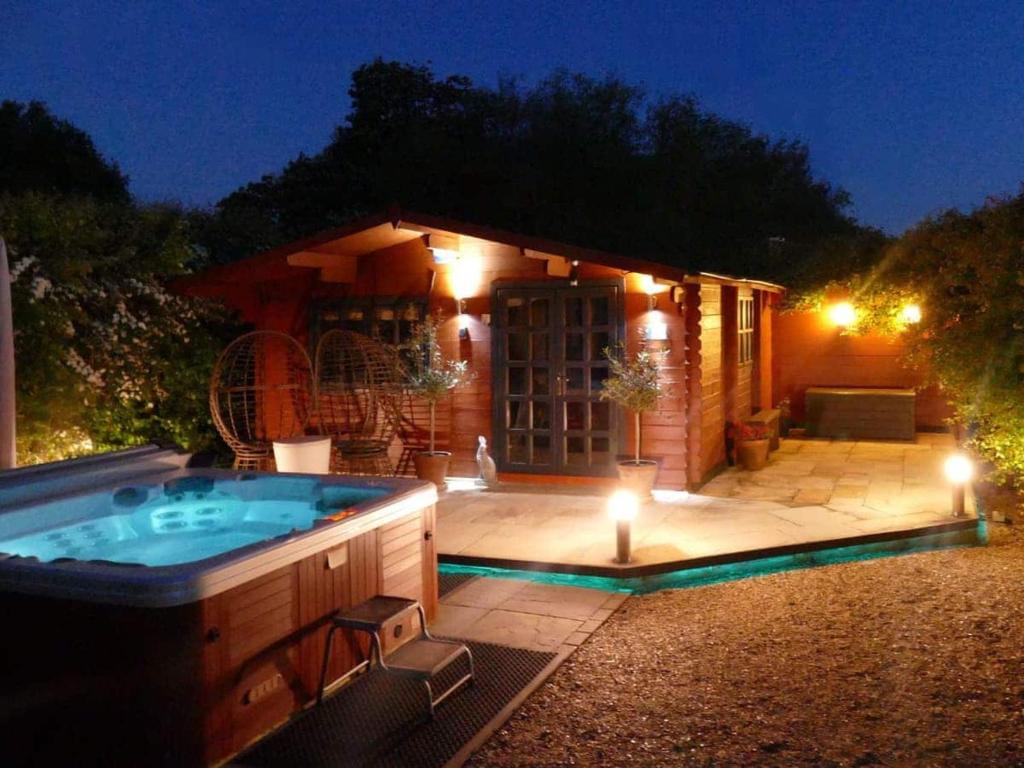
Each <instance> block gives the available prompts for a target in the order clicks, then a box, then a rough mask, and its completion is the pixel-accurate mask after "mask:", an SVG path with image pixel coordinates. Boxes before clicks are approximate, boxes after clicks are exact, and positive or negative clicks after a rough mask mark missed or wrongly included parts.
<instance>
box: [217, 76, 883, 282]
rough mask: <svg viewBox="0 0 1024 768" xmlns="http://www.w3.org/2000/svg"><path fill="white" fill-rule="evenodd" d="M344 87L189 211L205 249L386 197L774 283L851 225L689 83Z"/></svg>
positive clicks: (333, 216)
mask: <svg viewBox="0 0 1024 768" xmlns="http://www.w3.org/2000/svg"><path fill="white" fill-rule="evenodd" d="M349 96H350V97H351V111H350V112H349V114H348V116H347V119H346V121H345V123H344V124H342V125H340V126H338V128H337V129H336V130H335V133H334V136H333V138H332V140H331V142H330V143H329V144H328V146H327V147H325V148H324V149H323V150H322V151H321V152H319V153H318V154H316V155H314V156H311V157H307V156H300V157H299V158H297V159H296V160H294V161H293V162H291V163H289V164H288V166H287V167H285V168H284V169H283V170H282V171H281V172H280V173H278V174H275V175H271V176H266V177H264V178H263V179H261V180H259V181H256V182H253V183H251V184H248V185H246V186H245V187H243V188H241V189H239V190H237V191H236V192H234V193H232V194H231V195H229V196H228V197H226V198H225V199H224V200H222V201H221V202H220V203H219V204H218V205H217V208H216V210H215V211H214V212H213V214H212V215H210V216H208V217H205V218H204V220H203V221H202V227H201V231H200V234H199V238H200V242H201V243H202V244H203V245H204V247H205V248H206V249H207V250H208V251H209V252H210V253H211V255H212V256H213V258H214V259H216V260H218V261H230V260H234V259H238V258H243V257H245V256H249V255H251V254H252V253H254V252H258V251H261V250H265V249H267V248H270V247H272V246H274V245H278V244H280V243H283V242H287V241H290V240H295V239H299V238H302V237H307V236H308V235H310V234H311V233H313V232H316V231H319V230H322V229H325V228H328V227H330V226H333V225H336V224H338V223H341V222H343V221H345V220H347V219H350V218H352V217H353V216H356V215H359V214H365V213H368V212H371V211H378V210H382V209H385V208H387V207H388V206H390V205H393V204H395V203H399V204H401V205H403V206H405V207H407V208H408V209H410V210H418V211H423V212H425V213H432V214H438V215H443V216H450V217H452V218H456V219H464V220H467V221H471V222H474V223H477V224H482V225H490V226H495V227H500V228H504V229H509V230H512V231H516V232H522V233H525V234H532V235H538V236H544V237H549V238H552V239H555V240H562V241H566V242H571V243H577V244H579V245H584V246H592V247H597V248H601V249H604V250H611V251H621V252H623V253H629V254H635V255H644V256H648V257H650V258H653V259H655V260H661V261H664V262H665V263H669V264H675V265H677V266H683V267H686V268H687V269H699V268H703V269H711V270H716V271H720V272H734V273H736V274H742V275H744V276H754V277H762V278H769V279H776V280H781V281H784V282H785V281H787V280H789V279H790V278H794V279H795V278H796V277H798V276H799V275H800V273H801V272H802V271H803V269H804V266H805V264H807V263H811V262H812V261H814V259H813V257H814V256H819V257H820V255H821V253H822V252H824V249H823V248H820V247H819V246H820V245H821V244H822V243H826V244H830V245H829V248H830V250H829V251H828V252H829V253H832V254H834V258H835V260H836V261H837V262H839V263H845V262H846V261H847V260H848V258H849V252H850V250H851V248H853V247H854V246H852V245H850V244H849V243H851V242H853V243H856V241H857V240H858V238H860V237H861V236H862V233H863V232H864V231H863V230H861V229H860V228H858V227H857V226H856V225H855V224H854V222H853V221H852V220H851V219H850V218H849V217H848V216H847V215H846V214H845V212H844V211H845V209H846V206H847V204H848V198H847V195H846V194H845V193H844V192H843V191H842V190H837V189H834V188H832V187H831V186H830V185H829V184H827V183H826V182H823V181H821V180H818V179H815V178H814V176H813V174H812V171H811V167H810V161H809V156H808V150H807V147H805V146H804V145H802V144H800V143H797V142H789V141H772V140H770V139H768V138H766V137H764V136H761V135H757V134H755V133H754V132H753V131H752V130H751V129H749V128H748V127H746V126H744V125H741V124H738V123H735V122H732V121H729V120H725V119H723V118H721V117H719V116H717V115H714V114H711V113H709V112H707V111H705V110H703V109H701V108H700V106H699V104H698V103H697V101H696V100H695V99H693V98H691V97H671V98H666V99H663V100H661V101H657V102H651V101H650V100H648V99H647V98H646V97H645V95H644V94H643V92H642V91H641V90H640V89H639V88H636V87H634V86H632V85H630V84H628V83H625V82H623V81H621V80H618V79H616V78H605V79H601V80H596V79H592V78H588V77H585V76H582V75H573V74H570V73H567V72H564V71H558V72H555V73H554V74H552V75H551V76H550V77H548V78H546V79H544V80H542V81H541V82H540V83H538V84H537V85H535V86H533V87H526V86H523V85H522V84H521V83H518V82H516V81H514V80H509V79H505V80H502V81H501V82H500V83H499V85H498V86H497V87H496V88H493V89H492V88H486V87H482V86H479V85H475V84H474V83H472V82H471V81H470V80H469V79H468V78H465V77H459V76H454V77H447V78H439V77H437V76H435V74H434V73H433V72H432V71H431V70H430V69H429V68H427V67H417V66H410V65H406V64H400V63H396V62H385V61H381V60H377V61H374V62H372V63H370V64H367V65H364V66H362V67H359V68H358V69H357V70H356V71H355V72H354V73H353V75H352V84H351V88H350V90H349ZM875 236H877V233H875ZM772 238H774V240H772V242H774V243H775V244H776V245H774V246H773V245H770V244H769V240H770V239H772ZM681 254H685V263H684V262H683V261H682V260H681V259H682V256H681ZM814 263H815V264H816V265H821V266H825V265H822V264H821V260H820V258H819V259H818V261H816V262H814ZM812 271H813V268H812Z"/></svg>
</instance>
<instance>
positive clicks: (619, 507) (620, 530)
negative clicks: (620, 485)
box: [608, 489, 640, 565]
mask: <svg viewBox="0 0 1024 768" xmlns="http://www.w3.org/2000/svg"><path fill="white" fill-rule="evenodd" d="M639 510H640V502H639V500H638V499H637V497H636V494H635V493H632V492H631V491H627V490H622V489H620V490H618V491H616V492H615V493H613V494H612V495H611V496H610V497H609V498H608V516H609V517H610V518H611V519H612V520H614V521H615V562H616V563H619V564H620V565H625V564H626V563H628V562H629V561H630V559H631V551H630V550H631V547H630V533H631V530H630V529H631V528H632V524H633V520H635V519H636V515H637V512H638V511H639Z"/></svg>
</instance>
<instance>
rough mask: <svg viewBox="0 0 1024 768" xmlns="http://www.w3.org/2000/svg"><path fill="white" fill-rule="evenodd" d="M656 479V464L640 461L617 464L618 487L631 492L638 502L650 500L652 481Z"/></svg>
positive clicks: (652, 488)
mask: <svg viewBox="0 0 1024 768" xmlns="http://www.w3.org/2000/svg"><path fill="white" fill-rule="evenodd" d="M657 477H658V462H656V461H648V460H646V459H641V460H640V461H620V462H619V481H620V482H619V487H620V488H622V489H624V490H627V491H632V492H633V493H635V494H636V497H637V498H638V499H640V501H647V500H649V499H651V498H652V495H651V491H652V490H654V481H655V480H656V479H657Z"/></svg>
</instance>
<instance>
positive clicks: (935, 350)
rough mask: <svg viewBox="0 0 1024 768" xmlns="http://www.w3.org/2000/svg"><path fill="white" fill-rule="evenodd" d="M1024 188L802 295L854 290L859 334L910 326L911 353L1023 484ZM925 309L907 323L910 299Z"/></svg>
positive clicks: (1001, 474)
mask: <svg viewBox="0 0 1024 768" xmlns="http://www.w3.org/2000/svg"><path fill="white" fill-rule="evenodd" d="M1021 243H1024V191H1022V192H1021V193H1020V194H1018V195H1017V196H1016V197H1013V198H1002V199H993V200H990V201H988V202H987V203H986V204H985V205H983V206H982V207H980V208H978V209H977V210H975V211H973V212H971V213H961V212H959V211H954V210H951V211H947V212H945V213H943V214H941V215H939V216H936V217H933V218H929V219H926V220H924V221H923V222H921V223H920V224H918V225H917V226H916V227H914V228H913V229H911V230H909V231H907V232H906V233H905V234H904V235H903V236H902V237H900V238H899V239H897V240H896V241H895V242H893V243H892V244H891V245H890V246H889V247H888V248H887V249H886V250H885V251H884V253H883V258H882V259H880V260H879V261H878V264H877V266H875V267H874V268H873V269H870V270H868V271H865V272H861V273H859V274H855V275H852V276H849V277H847V278H845V279H843V280H838V281H834V282H832V283H831V284H825V285H823V286H820V287H819V288H818V289H817V290H813V291H807V292H804V293H803V294H802V296H801V297H800V300H799V302H797V306H798V307H807V308H816V307H820V306H821V305H822V304H823V302H824V297H825V296H827V295H828V294H829V293H831V292H834V291H837V290H842V291H844V292H847V293H849V294H850V295H851V296H853V297H854V303H855V304H856V306H857V308H858V312H859V317H858V321H857V323H856V325H855V326H854V327H853V328H851V329H850V330H849V332H850V333H870V332H883V333H897V332H898V333H901V334H902V335H903V338H904V340H905V343H906V346H907V349H908V359H909V361H910V362H912V363H918V364H922V367H923V368H924V369H925V370H928V371H930V374H931V376H932V379H933V381H934V382H935V383H937V384H939V385H940V386H941V387H942V389H943V391H944V392H945V394H946V395H947V396H948V397H949V399H950V401H951V403H952V405H953V408H954V410H955V415H956V421H957V422H959V423H961V424H965V425H967V426H968V429H969V433H970V437H969V443H970V445H971V446H973V448H974V449H975V450H977V452H978V453H979V454H980V455H981V456H982V457H984V458H985V459H987V460H988V461H990V462H991V464H992V466H993V468H994V470H995V472H994V476H995V478H996V479H1000V480H1013V481H1015V482H1017V483H1018V484H1019V483H1021V482H1022V481H1024V319H1022V318H1024V249H1022V247H1021ZM911 303H913V304H916V305H917V306H919V308H920V310H921V318H920V320H919V321H918V322H907V319H906V315H905V314H904V310H905V308H906V307H907V305H908V304H911Z"/></svg>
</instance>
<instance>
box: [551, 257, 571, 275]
mask: <svg viewBox="0 0 1024 768" xmlns="http://www.w3.org/2000/svg"><path fill="white" fill-rule="evenodd" d="M547 268H548V277H568V276H569V270H570V269H572V265H571V264H570V263H569V262H568V261H567V260H566V259H563V258H562V257H561V256H552V257H551V258H550V259H548V263H547Z"/></svg>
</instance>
